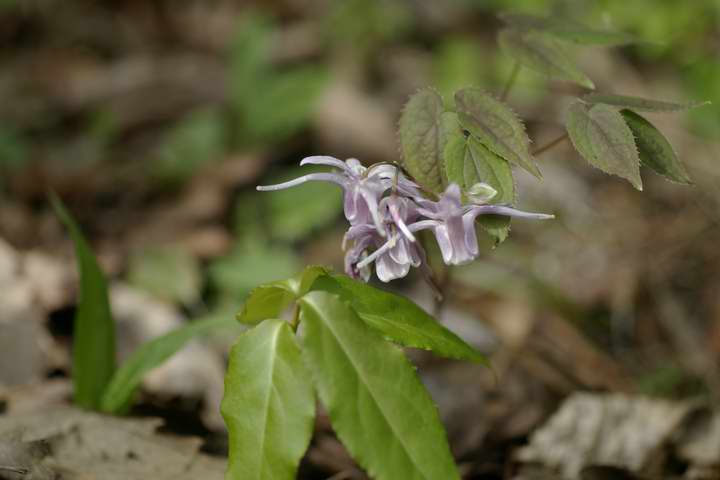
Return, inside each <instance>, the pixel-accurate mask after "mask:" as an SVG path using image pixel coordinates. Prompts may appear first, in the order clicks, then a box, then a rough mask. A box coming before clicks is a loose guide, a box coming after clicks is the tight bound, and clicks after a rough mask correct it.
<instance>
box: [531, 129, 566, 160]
mask: <svg viewBox="0 0 720 480" xmlns="http://www.w3.org/2000/svg"><path fill="white" fill-rule="evenodd" d="M567 138H568V134H567V132H565V133H563V134H562V135H560V136H559V137H557V138H556V139H555V140H552V141H551V142H548V143H546V144H545V145H543V146H542V147H538V148H536V149H535V150H533V151H532V155H533V156H537V155H540V154H541V153H545V152H546V151H547V150H550V149H551V148H553V147H554V146H556V145H558V144H560V143H561V142H563V141H564V140H567Z"/></svg>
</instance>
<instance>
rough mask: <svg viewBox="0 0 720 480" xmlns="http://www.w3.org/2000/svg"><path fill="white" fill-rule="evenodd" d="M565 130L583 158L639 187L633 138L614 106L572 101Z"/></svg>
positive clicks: (638, 159)
mask: <svg viewBox="0 0 720 480" xmlns="http://www.w3.org/2000/svg"><path fill="white" fill-rule="evenodd" d="M567 131H568V134H569V135H570V140H572V143H573V145H574V146H575V149H576V150H577V151H578V152H579V153H580V155H582V156H583V157H584V158H585V160H587V161H588V162H590V163H591V164H592V165H594V166H596V167H597V168H599V169H600V170H602V171H603V172H606V173H610V174H613V175H617V176H619V177H622V178H625V179H626V180H628V181H629V182H630V183H632V185H633V186H634V187H635V188H637V189H638V190H642V180H641V179H640V157H639V156H638V151H637V147H636V146H635V138H634V137H633V133H632V131H631V130H630V128H629V127H628V126H627V124H626V123H625V120H624V119H623V116H622V115H621V114H620V112H619V111H618V110H617V109H616V108H614V107H611V106H609V105H604V104H597V105H586V104H585V103H582V102H575V103H573V104H572V105H571V106H570V108H569V110H568V116H567Z"/></svg>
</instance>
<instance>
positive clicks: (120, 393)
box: [100, 312, 238, 414]
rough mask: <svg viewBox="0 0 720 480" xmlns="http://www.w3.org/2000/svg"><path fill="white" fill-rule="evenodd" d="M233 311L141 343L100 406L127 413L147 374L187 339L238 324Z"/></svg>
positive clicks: (115, 376)
mask: <svg viewBox="0 0 720 480" xmlns="http://www.w3.org/2000/svg"><path fill="white" fill-rule="evenodd" d="M237 326H238V325H237V322H235V321H234V319H233V316H232V313H230V312H224V313H219V314H214V315H210V316H208V317H206V318H202V319H198V320H194V321H192V322H190V323H188V324H187V325H184V326H182V327H180V328H177V329H175V330H173V331H171V332H168V333H166V334H165V335H162V336H160V337H157V338H154V339H152V340H150V341H149V342H147V343H144V344H143V345H141V346H140V347H139V348H138V349H137V350H135V351H134V352H133V353H132V355H130V357H128V359H127V360H126V361H125V362H124V363H123V364H122V365H121V366H120V367H119V368H118V369H117V371H116V372H115V374H114V375H113V377H112V380H111V381H110V383H109V385H108V386H107V388H106V389H105V392H104V393H103V396H102V402H101V404H100V409H101V410H102V411H104V412H108V413H115V414H118V413H125V412H126V411H127V410H128V408H129V407H130V405H131V402H132V400H133V396H134V393H135V391H136V390H137V388H138V387H139V386H140V384H141V383H142V380H143V378H144V377H145V375H146V374H147V373H148V372H149V371H150V370H152V369H154V368H156V367H159V366H160V365H162V364H163V363H164V362H165V361H166V360H167V359H169V358H170V357H172V356H173V355H174V354H175V353H177V352H178V351H180V349H181V348H183V347H184V346H185V345H186V344H187V342H189V341H190V340H192V339H194V338H197V337H199V336H202V335H206V334H208V333H211V332H213V331H216V330H220V329H224V328H231V327H237Z"/></svg>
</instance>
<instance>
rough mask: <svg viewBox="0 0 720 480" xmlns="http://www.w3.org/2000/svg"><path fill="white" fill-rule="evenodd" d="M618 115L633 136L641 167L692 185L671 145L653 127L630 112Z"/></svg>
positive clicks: (623, 111) (622, 112) (625, 111)
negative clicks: (621, 117) (643, 166)
mask: <svg viewBox="0 0 720 480" xmlns="http://www.w3.org/2000/svg"><path fill="white" fill-rule="evenodd" d="M620 113H621V114H622V116H623V118H624V119H625V122H627V125H628V127H630V130H632V132H633V135H634V136H635V144H636V145H637V148H638V153H639V154H640V162H641V163H642V164H643V165H645V166H646V167H648V168H651V169H652V170H654V171H655V172H657V173H659V174H660V175H662V176H664V177H666V178H669V179H670V180H673V181H675V182H680V183H685V184H689V183H692V182H691V181H690V177H689V176H688V174H687V171H686V170H685V167H684V166H683V164H682V163H681V162H680V159H679V158H677V155H675V151H674V150H673V148H672V145H670V142H668V141H667V139H666V138H665V136H664V135H663V134H662V133H660V131H659V130H658V129H657V128H655V126H653V125H652V124H651V123H650V122H648V121H647V119H645V118H643V117H642V116H640V115H638V114H637V113H635V112H632V111H630V110H622V111H621V112H620Z"/></svg>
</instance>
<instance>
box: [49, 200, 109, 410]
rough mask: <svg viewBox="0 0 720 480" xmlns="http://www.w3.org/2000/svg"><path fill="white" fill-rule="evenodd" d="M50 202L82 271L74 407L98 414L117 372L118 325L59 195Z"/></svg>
mask: <svg viewBox="0 0 720 480" xmlns="http://www.w3.org/2000/svg"><path fill="white" fill-rule="evenodd" d="M50 201H51V203H52V206H53V208H54V209H55V213H56V214H57V216H58V217H59V218H60V220H61V221H62V222H63V223H64V224H65V226H66V227H67V229H68V230H69V231H70V236H72V239H73V242H74V243H75V256H76V258H77V265H78V270H79V271H80V298H79V300H78V305H77V310H76V312H75V320H74V324H73V325H74V326H73V363H72V366H73V370H72V374H73V375H72V377H73V384H74V387H75V403H77V404H78V405H80V406H81V407H84V408H89V409H93V410H96V409H98V407H99V406H100V401H101V398H102V395H103V391H104V390H105V388H106V386H107V385H108V383H109V382H110V378H111V377H112V375H113V372H114V371H115V323H114V321H113V317H112V312H111V311H110V301H109V299H108V291H107V281H106V279H105V275H104V274H103V272H102V270H100V266H99V265H98V263H97V260H96V259H95V256H94V255H93V253H92V250H91V249H90V246H89V245H88V243H87V241H86V240H85V237H84V236H83V234H82V232H81V231H80V228H79V227H78V226H77V224H76V223H75V220H74V219H73V218H72V216H71V215H70V213H69V212H68V211H67V210H66V209H65V206H64V205H63V204H62V202H61V201H60V199H59V198H58V197H57V196H56V195H54V194H51V195H50Z"/></svg>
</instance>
